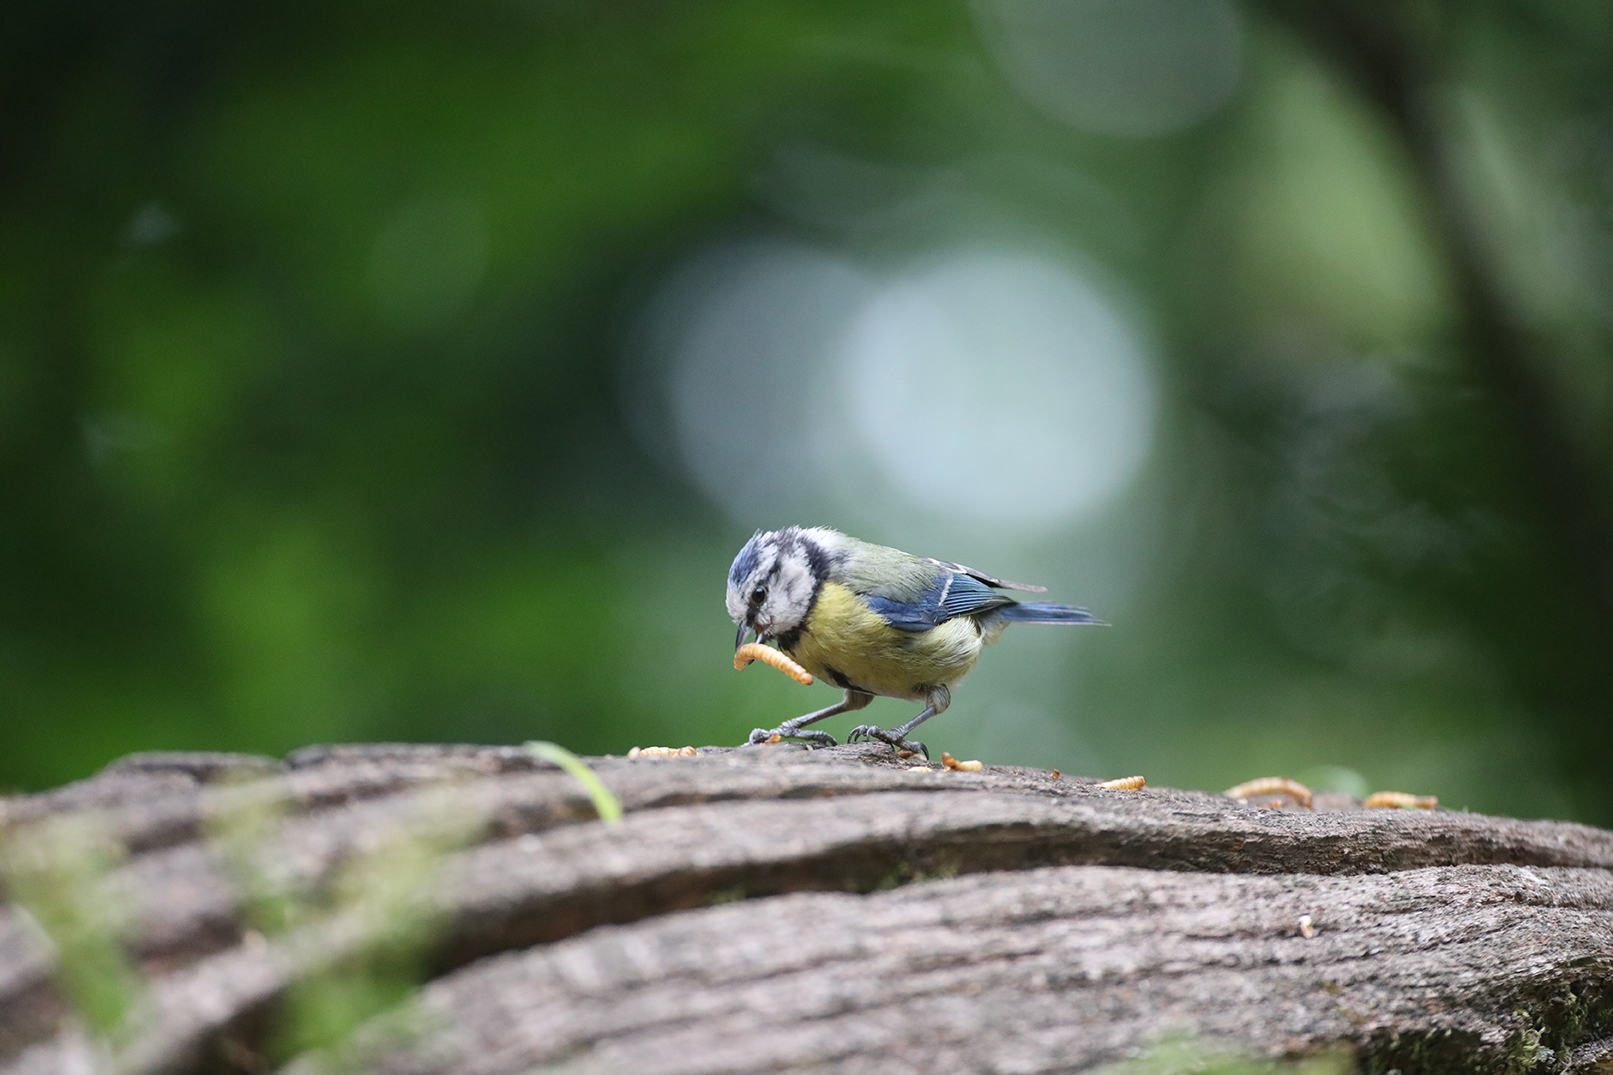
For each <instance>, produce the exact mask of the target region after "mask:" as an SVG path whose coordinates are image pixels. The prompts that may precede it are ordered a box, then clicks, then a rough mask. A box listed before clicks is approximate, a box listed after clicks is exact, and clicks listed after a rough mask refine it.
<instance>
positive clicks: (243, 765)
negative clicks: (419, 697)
mask: <svg viewBox="0 0 1613 1075" xmlns="http://www.w3.org/2000/svg"><path fill="white" fill-rule="evenodd" d="M593 764H594V767H595V769H596V771H597V772H598V773H599V774H600V775H601V776H602V777H603V778H604V779H605V781H606V783H607V784H609V786H610V787H611V788H612V789H613V790H614V791H615V793H616V794H617V795H618V796H619V797H620V798H621V800H622V803H623V805H624V807H625V808H626V810H627V813H626V816H625V818H624V820H623V822H622V823H621V824H619V825H616V826H606V825H603V824H602V823H600V822H599V821H598V820H597V819H596V818H595V815H594V810H593V806H592V804H591V802H590V800H589V799H588V797H587V796H586V794H584V792H583V791H582V789H581V788H580V786H579V785H578V784H577V783H576V782H575V781H574V780H573V779H572V778H571V777H569V776H567V775H565V774H563V773H561V772H559V771H558V770H556V769H554V768H553V767H551V766H549V765H547V764H545V763H542V762H538V761H536V760H534V759H533V758H532V757H531V756H529V755H528V754H526V753H525V752H524V751H521V750H518V749H514V748H444V747H393V746H378V747H349V748H318V749H311V750H309V751H304V752H301V753H299V754H297V755H293V756H292V757H291V758H290V759H288V760H287V761H286V762H285V763H281V762H278V761H274V760H271V759H262V758H251V757H238V756H228V755H223V756H214V755H145V756H137V757H134V758H131V759H126V760H125V762H124V763H121V764H118V765H114V766H113V767H111V768H109V769H108V770H107V771H106V772H104V773H103V774H101V775H100V776H98V777H96V778H95V779H93V780H90V781H85V782H83V783H80V784H76V785H71V786H69V787H67V788H63V789H59V790H57V791H55V792H51V793H47V794H43V795H38V796H30V797H21V798H14V799H9V800H0V823H3V824H4V825H5V826H6V828H7V829H8V830H9V831H11V832H13V833H21V834H22V835H23V836H25V837H28V836H29V834H30V833H38V832H41V831H44V832H48V833H55V832H57V830H58V829H60V828H61V827H62V826H63V824H64V822H81V823H83V824H79V825H77V826H76V827H69V828H66V829H62V830H61V831H65V832H69V833H72V834H74V835H73V836H72V838H73V839H80V840H82V839H86V838H88V837H85V836H84V835H83V834H84V833H85V832H89V833H92V834H93V837H94V839H96V840H102V841H104V842H105V844H106V846H107V848H108V849H109V851H108V854H110V855H111V857H112V861H113V862H114V864H113V865H112V866H111V867H110V868H109V869H107V870H106V872H105V873H104V874H100V875H97V876H96V877H94V878H92V879H91V881H90V882H88V883H92V884H93V885H94V886H95V889H96V891H97V892H98V893H100V897H99V898H100V900H101V903H103V904H104V905H105V906H108V907H111V908H115V911H116V914H115V918H116V923H117V930H118V932H119V934H120V936H121V937H122V939H123V943H124V944H125V945H126V947H127V950H128V952H129V957H130V959H131V961H132V962H133V963H134V964H135V966H137V967H138V969H139V971H140V973H141V975H142V977H143V979H144V980H145V981H146V982H147V983H148V984H147V986H146V987H145V989H144V992H143V994H142V995H141V996H140V997H139V998H138V1000H137V1002H136V1008H135V1012H136V1015H135V1017H134V1018H133V1019H132V1021H131V1023H130V1026H131V1027H132V1031H131V1034H130V1035H129V1036H128V1037H126V1038H125V1039H124V1040H122V1041H120V1042H119V1044H118V1048H117V1050H116V1056H115V1059H114V1060H112V1061H108V1060H107V1059H106V1057H105V1055H104V1054H103V1053H97V1052H96V1049H95V1047H94V1046H92V1044H91V1042H90V1039H89V1037H88V1036H86V1035H85V1034H84V1033H83V1031H82V1028H81V1027H80V1026H79V1025H78V1022H77V1020H76V1019H75V1018H74V1016H73V1015H72V1014H71V1010H70V1006H69V1005H68V1004H67V1003H66V1002H65V1001H64V1000H63V995H62V993H61V991H60V990H59V988H58V986H57V985H56V984H55V982H56V973H55V956H54V955H53V952H52V949H51V946H50V945H49V944H48V943H47V942H45V941H44V940H43V939H42V938H41V936H40V933H39V930H38V929H37V927H36V926H35V925H33V922H32V919H31V918H30V917H29V916H28V915H26V914H25V913H24V912H22V911H21V910H20V909H19V908H17V907H15V906H8V907H6V908H5V909H4V910H3V911H0V1072H5V1073H6V1075H13V1073H15V1075H21V1073H25V1072H26V1073H35V1072H39V1073H46V1072H58V1071H92V1070H108V1069H111V1070H118V1071H124V1072H130V1073H135V1072H200V1071H232V1070H233V1071H247V1072H250V1071H257V1070H264V1069H265V1068H266V1067H269V1066H272V1063H273V1062H274V1061H273V1057H274V1055H275V1048H276V1045H275V1041H274V1033H275V1031H274V1030H273V1027H274V1026H275V1023H276V1019H277V1017H278V1016H279V1014H280V1013H281V1012H282V1009H283V1002H284V1001H285V998H286V997H287V995H288V991H289V990H292V989H293V988H294V987H295V984H296V983H297V982H299V981H302V980H306V979H308V978H310V976H314V975H319V974H322V973H330V972H332V969H333V968H340V967H342V966H344V965H346V964H347V962H349V961H350V960H352V959H354V958H355V957H357V956H359V955H362V954H363V953H365V952H366V951H371V950H375V949H377V948H382V947H385V946H386V945H389V944H390V945H392V946H394V947H396V945H397V944H398V943H399V937H400V936H403V935H404V934H400V933H399V929H400V927H398V925H397V922H396V920H397V919H399V918H400V917H401V918H402V919H404V920H406V921H407V922H408V923H412V925H410V926H409V927H408V930H407V931H405V932H406V939H407V940H408V942H409V943H411V944H414V945H415V946H416V947H417V948H418V950H419V955H420V965H421V966H422V967H423V968H424V971H425V973H426V975H427V976H429V977H430V978H431V981H430V983H429V984H428V985H427V987H426V988H425V989H424V990H423V992H422V993H421V995H420V998H419V1000H418V1003H417V1004H416V1005H415V1006H412V1007H410V1008H407V1009H405V1011H406V1012H407V1014H406V1016H404V1017H402V1018H403V1020H404V1021H406V1022H409V1023H411V1024H414V1029H413V1031H412V1032H411V1033H409V1034H406V1035H404V1036H402V1037H400V1036H399V1035H398V1034H397V1026H398V1024H399V1020H398V1019H393V1020H382V1021H380V1022H379V1023H377V1024H376V1025H375V1026H373V1027H371V1028H367V1029H365V1030H361V1031H360V1032H359V1034H358V1035H357V1037H356V1038H355V1039H354V1042H355V1044H354V1045H353V1047H352V1048H350V1049H349V1050H348V1055H347V1056H346V1057H345V1062H346V1063H349V1064H354V1065H356V1066H358V1067H359V1068H368V1069H371V1070H376V1071H385V1072H400V1073H401V1072H420V1073H425V1072H458V1073H466V1075H469V1073H478V1075H481V1073H485V1075H495V1073H496V1075H503V1073H510V1075H518V1073H521V1072H526V1071H530V1070H533V1069H535V1068H541V1067H544V1066H545V1065H551V1066H553V1065H559V1066H560V1067H562V1068H563V1069H564V1070H566V1071H577V1072H601V1073H604V1072H644V1073H662V1072H664V1073H668V1075H670V1073H674V1072H678V1073H697V1072H750V1071H844V1072H864V1071H866V1072H909V1071H912V1072H920V1071H922V1072H951V1071H958V1072H964V1071H969V1072H973V1071H1005V1072H1006V1071H1015V1072H1043V1071H1073V1070H1079V1069H1081V1068H1083V1067H1088V1066H1092V1065H1094V1064H1098V1063H1101V1062H1104V1061H1107V1060H1112V1059H1115V1058H1117V1057H1122V1056H1125V1055H1127V1054H1128V1053H1131V1052H1135V1050H1136V1049H1138V1048H1141V1047H1146V1046H1148V1045H1149V1044H1151V1043H1153V1042H1156V1041H1159V1040H1161V1039H1162V1038H1164V1037H1168V1036H1171V1035H1175V1034H1189V1035H1194V1036H1197V1037H1202V1038H1204V1039H1206V1040H1213V1041H1216V1042H1221V1043H1225V1044H1227V1045H1229V1046H1230V1047H1234V1048H1237V1049H1240V1050H1245V1051H1249V1052H1252V1053H1255V1054H1260V1055H1270V1056H1304V1055H1309V1054H1314V1053H1317V1052H1320V1051H1327V1050H1330V1049H1343V1050H1348V1051H1350V1052H1352V1053H1353V1054H1354V1055H1355V1056H1356V1057H1357V1059H1358V1062H1360V1063H1361V1064H1362V1065H1363V1066H1366V1067H1369V1068H1378V1069H1384V1068H1388V1067H1398V1068H1399V1069H1400V1070H1402V1071H1404V1072H1407V1073H1410V1072H1413V1071H1430V1072H1433V1071H1447V1070H1453V1069H1455V1068H1468V1069H1471V1070H1475V1071H1496V1070H1510V1071H1517V1072H1523V1071H1542V1072H1545V1071H1553V1072H1555V1071H1572V1072H1591V1071H1598V1070H1603V1069H1605V1068H1606V1067H1607V1066H1608V1063H1609V1062H1613V872H1610V871H1613V833H1609V832H1605V831H1602V830H1597V829H1592V828H1588V827H1585V826H1580V825H1572V824H1564V823H1554V822H1522V821H1514V820H1509V819H1501V818H1488V817H1482V816H1479V815H1471V814H1463V813H1452V812H1446V811H1434V812H1423V811H1392V810H1373V811H1366V810H1360V809H1355V808H1352V807H1353V804H1352V803H1351V802H1350V801H1349V800H1346V799H1342V798H1338V797H1336V798H1334V799H1332V800H1331V801H1326V800H1324V801H1320V802H1318V804H1317V805H1318V807H1319V809H1318V810H1316V811H1314V812H1312V811H1299V810H1272V809H1262V808H1258V807H1254V806H1251V805H1248V804H1242V803H1237V802H1234V801H1232V800H1228V799H1225V798H1222V797H1220V796H1213V795H1206V794H1202V793H1196V792H1181V791H1173V790H1168V789H1153V788H1148V789H1144V790H1141V791H1135V792H1126V791H1113V790H1108V789H1103V788H1098V787H1096V786H1094V785H1092V784H1090V783H1078V782H1075V781H1072V780H1070V779H1069V778H1064V779H1052V778H1051V776H1050V774H1048V773H1045V772H1041V771H1038V770H1030V769H1013V768H1010V769H988V770H987V771H986V772H983V773H960V772H937V771H924V772H912V771H909V769H910V767H911V766H912V764H913V762H912V761H901V760H898V759H897V758H896V757H895V756H894V755H893V754H892V753H891V751H890V750H889V749H888V748H886V747H884V746H883V745H864V746H859V747H840V748H835V749H832V750H825V751H811V752H808V751H805V750H803V749H800V748H797V747H794V746H789V745H782V746H776V747H764V748H746V749H741V750H733V751H727V750H719V751H712V752H709V753H705V754H702V755H701V756H698V757H692V758H690V757H685V758H653V759H635V760H631V761H630V760H627V759H610V758H606V759H595V760H594V762H593ZM41 826H46V828H43V829H42V828H41ZM49 826H55V827H56V828H49ZM30 838H36V839H37V837H30ZM52 838H54V839H57V840H60V839H62V838H63V837H61V836H60V835H59V834H58V835H57V836H54V837H52ZM46 843H47V845H48V841H46ZM120 856H121V858H120ZM14 861H16V860H15V858H14ZM366 862H369V863H371V866H369V867H368V873H365V872H363V871H361V870H359V866H360V865H362V864H364V863H366ZM389 863H391V864H392V865H388V864H389ZM400 863H401V865H399V864H400ZM411 870H412V871H413V872H410V871H411ZM389 871H390V872H389ZM355 877H356V878H358V879H359V880H360V881H363V882H364V883H363V884H358V885H357V888H356V889H355V884H356V882H355ZM365 878H368V880H367V881H366V880H364V879H365ZM366 884H367V885H368V886H369V888H368V889H367V890H366V889H365V887H364V885H366ZM355 891H357V893H358V894H357V895H354V894H353V893H354V892H355ZM366 891H369V892H370V893H371V895H370V896H365V894H364V893H365V892H366ZM400 891H401V892H403V893H404V895H403V896H402V897H399V895H398V893H399V892H400ZM376 893H380V894H382V895H383V896H384V898H372V897H374V896H375V894H376ZM288 908H289V910H288ZM266 909H267V910H266ZM378 909H379V910H378ZM383 911H384V912H385V913H381V912H383ZM266 915H267V917H266ZM1302 916H1308V917H1305V918H1302ZM1302 922H1303V923H1304V928H1303V929H1302ZM1306 934H1309V935H1308V936H1307V935H1306ZM360 1045H362V1046H363V1048H359V1046H360ZM109 1066H110V1067H109Z"/></svg>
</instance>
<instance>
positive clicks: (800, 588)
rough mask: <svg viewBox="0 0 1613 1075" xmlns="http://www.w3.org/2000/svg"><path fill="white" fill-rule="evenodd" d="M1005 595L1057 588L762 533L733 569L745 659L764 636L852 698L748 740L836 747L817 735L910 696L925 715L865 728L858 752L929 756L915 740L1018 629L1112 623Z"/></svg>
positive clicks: (824, 535) (861, 544)
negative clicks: (987, 649) (829, 721)
mask: <svg viewBox="0 0 1613 1075" xmlns="http://www.w3.org/2000/svg"><path fill="white" fill-rule="evenodd" d="M1003 590H1021V591H1028V592H1032V593H1045V592H1046V590H1047V588H1046V587H1045V586H1030V585H1026V584H1025V583H1022V582H1009V581H1007V580H1006V579H999V578H993V577H992V576H991V575H987V574H986V573H985V572H982V571H976V570H975V569H974V568H972V567H965V566H963V565H962V564H955V563H952V562H950V561H947V560H934V559H930V558H927V557H922V556H914V555H912V554H911V553H905V552H903V551H901V550H900V549H893V548H889V547H887V546H884V545H875V544H872V543H871V542H867V541H861V540H858V539H857V538H854V537H851V536H849V535H847V534H843V533H841V532H839V531H838V530H832V529H829V528H827V527H821V526H812V527H801V526H790V527H786V528H784V529H782V530H768V531H761V530H758V531H757V532H756V533H755V534H754V535H752V536H751V539H750V540H749V541H747V542H746V543H745V546H744V548H742V549H740V550H739V555H738V556H736V557H734V563H733V566H732V567H731V568H730V569H729V571H728V593H727V607H728V614H729V615H730V616H731V617H732V618H733V620H734V623H735V624H737V625H738V627H739V633H738V635H736V636H735V638H734V648H735V650H736V651H737V650H738V649H739V647H740V646H742V645H744V643H745V638H746V636H747V635H749V634H750V633H752V632H755V635H756V641H757V642H761V643H764V644H765V643H766V642H768V641H775V642H776V643H777V645H778V648H779V649H780V650H782V651H783V652H785V653H787V654H789V655H790V657H792V658H793V659H794V660H795V661H796V662H798V663H799V664H800V665H802V666H803V667H804V668H805V669H806V670H807V671H808V672H811V673H812V674H813V675H814V676H817V677H818V678H820V679H823V680H826V681H828V682H829V683H833V684H834V685H835V686H837V687H839V688H841V689H842V690H844V691H845V692H846V694H845V697H844V698H843V699H842V700H841V701H839V702H837V703H835V704H834V705H832V706H829V707H828V708H826V709H819V710H817V711H816V712H813V713H805V714H803V715H801V716H799V717H795V718H794V719H792V720H787V721H785V722H784V723H783V724H780V725H779V726H778V727H776V728H757V729H755V730H754V731H752V732H751V734H750V739H749V740H748V742H749V743H752V744H754V743H765V742H770V741H771V742H776V741H777V740H778V739H801V740H806V741H807V742H809V743H815V744H818V745H821V746H834V745H835V739H834V737H833V736H832V735H830V734H829V733H827V732H825V731H821V730H818V729H808V728H807V725H809V724H816V723H817V722H818V721H820V720H823V719H825V718H827V717H832V716H835V715H837V714H840V713H852V712H855V711H857V710H860V709H863V708H864V707H866V706H867V705H868V704H869V703H870V702H872V701H873V700H874V698H875V697H876V696H877V697H886V698H903V699H907V700H909V701H915V702H923V703H924V708H923V710H922V711H920V712H919V714H918V715H917V716H916V717H914V718H913V719H912V720H909V721H907V722H906V723H905V724H902V725H900V726H899V727H896V728H891V729H885V728H880V727H876V726H875V725H872V724H861V725H858V726H857V727H856V728H853V729H852V731H851V734H850V735H849V736H848V737H847V742H852V743H855V742H859V741H864V740H879V741H881V742H884V743H888V744H890V745H891V746H893V747H896V748H897V749H898V750H911V751H914V752H915V753H922V754H923V755H924V756H925V757H929V754H930V752H929V749H928V748H927V747H926V746H925V745H924V744H923V743H921V742H918V741H916V740H911V739H909V738H908V737H909V735H911V734H912V732H913V729H915V728H917V727H918V726H919V725H920V724H923V723H924V722H925V721H927V720H929V719H930V718H931V717H933V716H935V715H936V714H938V713H943V712H945V711H946V709H947V707H948V706H949V705H951V704H952V687H953V685H954V684H956V683H957V682H958V680H960V679H962V678H963V677H964V674H965V673H967V672H968V671H969V669H971V668H973V667H974V664H975V661H976V660H977V659H978V658H979V657H980V649H981V647H982V646H988V645H991V644H992V643H994V642H996V641H997V639H998V638H999V637H1001V635H1002V633H1003V631H1004V630H1005V629H1006V628H1007V626H1008V625H1009V624H1010V623H1064V624H1099V625H1101V623H1102V621H1100V620H1097V619H1095V618H1094V617H1093V616H1092V614H1091V613H1090V612H1088V611H1087V610H1086V609H1084V608H1075V607H1072V606H1070V605H1056V604H1050V603H1043V602H1020V601H1016V600H1014V599H1013V598H1011V597H1008V596H1007V595H1005V594H1003V593H1002V592H1001V591H1003Z"/></svg>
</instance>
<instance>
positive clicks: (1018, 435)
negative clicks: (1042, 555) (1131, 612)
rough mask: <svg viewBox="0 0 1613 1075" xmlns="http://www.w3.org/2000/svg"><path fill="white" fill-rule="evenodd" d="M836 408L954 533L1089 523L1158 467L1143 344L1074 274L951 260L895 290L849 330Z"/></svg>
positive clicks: (894, 285) (901, 484) (1006, 262)
mask: <svg viewBox="0 0 1613 1075" xmlns="http://www.w3.org/2000/svg"><path fill="white" fill-rule="evenodd" d="M840 360H841V378H842V382H841V383H842V386H843V388H842V393H841V395H842V398H843V401H844V404H845V406H846V408H847V412H848V416H849V417H850V419H851V422H852V425H853V427H854V429H855V431H856V433H857V434H858V436H859V437H860V438H861V439H862V440H863V442H864V443H865V444H866V446H867V448H868V451H869V453H870V455H871V457H872V460H873V461H874V463H875V464H876V465H877V466H878V467H879V469H880V470H881V471H882V472H883V474H884V476H885V477H886V478H887V479H888V481H889V483H890V485H891V486H892V487H893V488H894V489H896V490H897V491H898V492H900V493H901V494H902V495H903V496H905V497H906V498H908V499H909V500H911V501H912V502H914V503H916V504H918V505H919V506H922V507H924V508H926V509H928V510H929V511H932V512H935V513H938V514H942V515H945V516H948V517H951V518H954V519H959V520H969V521H980V522H999V523H1002V524H1005V525H1013V526H1029V527H1037V526H1041V525H1044V524H1052V523H1055V522H1059V521H1063V520H1065V519H1068V518H1070V517H1072V516H1077V515H1080V514H1082V513H1083V512H1086V511H1089V510H1091V509H1093V508H1095V507H1097V506H1099V505H1101V504H1102V503H1103V502H1104V501H1105V500H1107V499H1108V498H1109V497H1110V496H1112V495H1113V494H1114V493H1115V492H1117V491H1118V490H1120V489H1121V488H1123V487H1124V486H1125V485H1127V484H1128V483H1129V482H1130V481H1131V480H1132V479H1133V478H1134V477H1135V476H1136V474H1137V472H1138V470H1139V468H1140V467H1141V465H1142V463H1143V461H1144V458H1145V457H1146V455H1147V452H1148V446H1149V443H1150V441H1151V439H1152V436H1153V427H1154V409H1155V400H1154V394H1155V393H1154V387H1153V380H1152V376H1151V373H1150V364H1149V361H1148V358H1147V355H1146V353H1145V348H1144V344H1143V341H1142V338H1141V336H1140V334H1139V332H1138V331H1137V330H1136V329H1135V328H1134V327H1133V326H1132V325H1131V324H1130V323H1129V322H1128V320H1127V319H1126V318H1125V317H1123V316H1122V315H1121V314H1120V313H1119V312H1118V310H1117V308H1116V307H1115V305H1114V304H1113V303H1112V302H1111V301H1110V300H1109V299H1108V298H1106V297H1105V296H1104V295H1103V294H1101V293H1100V292H1099V291H1098V290H1097V289H1096V288H1094V287H1093V286H1092V285H1091V284H1090V283H1088V282H1087V281H1086V280H1085V279H1083V278H1082V277H1081V276H1079V275H1077V274H1076V273H1075V272H1073V271H1071V269H1069V268H1068V267H1066V266H1064V265H1061V264H1059V263H1057V262H1055V261H1052V260H1046V259H1043V258H1040V257H1035V256H1029V255H1022V254H1005V253H993V252H969V253H960V254H955V255H953V256H951V257H950V258H948V259H947V260H944V261H941V262H939V263H936V264H934V265H932V266H930V267H928V268H926V269H923V270H921V271H918V272H915V273H913V274H910V275H907V276H905V277H903V278H900V279H898V280H895V281H892V282H891V283H890V284H889V285H888V286H886V287H885V288H884V289H882V290H881V291H879V292H878V293H876V294H875V296H874V297H873V298H872V299H871V301H869V302H868V303H867V304H866V306H865V307H864V308H863V310H862V311H861V313H860V315H859V316H858V317H857V319H856V320H855V321H854V322H853V324H852V325H851V327H850V329H849V332H848V334H847V336H846V339H845V343H844V347H843V351H842V354H841V356H840Z"/></svg>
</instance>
